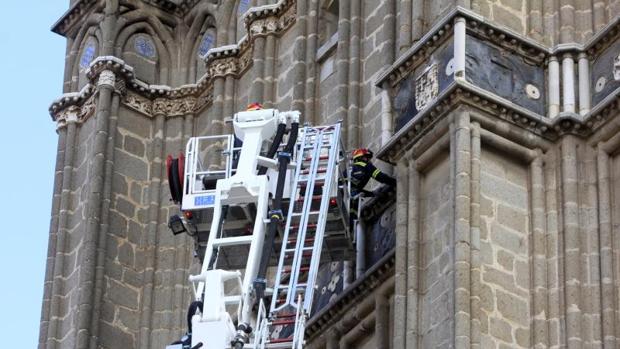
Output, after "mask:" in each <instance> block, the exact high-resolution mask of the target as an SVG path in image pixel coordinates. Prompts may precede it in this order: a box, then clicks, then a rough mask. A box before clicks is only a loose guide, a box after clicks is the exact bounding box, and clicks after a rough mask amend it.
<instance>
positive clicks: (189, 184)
mask: <svg viewBox="0 0 620 349" xmlns="http://www.w3.org/2000/svg"><path fill="white" fill-rule="evenodd" d="M194 143H195V139H194V138H190V139H189V141H188V142H187V144H186V145H185V154H186V157H185V173H184V174H183V195H187V194H191V193H193V191H192V189H193V187H194V182H195V180H194V172H195V170H194V168H195V166H196V165H195V164H194Z"/></svg>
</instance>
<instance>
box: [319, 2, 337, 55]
mask: <svg viewBox="0 0 620 349" xmlns="http://www.w3.org/2000/svg"><path fill="white" fill-rule="evenodd" d="M338 8H339V1H338V0H323V1H321V7H320V8H319V33H318V34H319V47H321V46H323V45H325V44H326V43H329V41H330V39H332V37H333V36H334V35H336V33H337V32H338V16H339V9H338Z"/></svg>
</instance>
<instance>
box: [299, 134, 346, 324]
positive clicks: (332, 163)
mask: <svg viewBox="0 0 620 349" xmlns="http://www.w3.org/2000/svg"><path fill="white" fill-rule="evenodd" d="M334 127H335V130H334V132H333V133H332V134H331V138H332V145H333V146H332V147H331V148H330V153H329V157H328V161H329V162H328V165H327V169H326V173H325V175H326V176H327V177H326V178H325V185H324V186H323V193H324V195H323V197H322V198H321V206H320V207H321V208H320V211H319V218H318V221H317V227H316V232H315V238H314V247H313V250H312V251H313V254H312V259H311V261H310V270H309V275H308V284H307V287H306V294H305V297H304V310H305V311H306V314H310V311H311V308H312V301H313V295H314V283H315V281H316V276H317V271H318V267H319V263H320V260H321V249H322V248H323V235H324V233H325V225H326V221H327V217H326V216H327V214H328V210H329V202H330V195H331V186H332V185H333V181H334V179H335V178H333V177H334V176H333V175H334V171H335V170H337V167H336V165H337V161H338V158H337V156H338V139H339V138H340V125H339V124H338V125H335V126H334ZM334 141H335V142H334ZM334 143H335V144H334Z"/></svg>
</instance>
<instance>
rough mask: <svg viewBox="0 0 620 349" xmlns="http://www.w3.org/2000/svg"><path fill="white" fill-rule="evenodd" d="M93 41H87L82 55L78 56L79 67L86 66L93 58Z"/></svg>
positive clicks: (94, 49)
mask: <svg viewBox="0 0 620 349" xmlns="http://www.w3.org/2000/svg"><path fill="white" fill-rule="evenodd" d="M95 51H96V48H95V43H94V42H89V43H87V44H86V47H84V52H83V53H82V57H80V68H88V66H89V65H90V62H92V61H93V59H95Z"/></svg>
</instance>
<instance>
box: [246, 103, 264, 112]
mask: <svg viewBox="0 0 620 349" xmlns="http://www.w3.org/2000/svg"><path fill="white" fill-rule="evenodd" d="M261 109H263V105H262V104H260V103H258V102H255V103H250V104H249V105H248V107H247V108H246V109H245V110H246V111H253V110H261Z"/></svg>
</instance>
